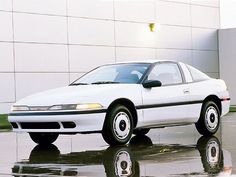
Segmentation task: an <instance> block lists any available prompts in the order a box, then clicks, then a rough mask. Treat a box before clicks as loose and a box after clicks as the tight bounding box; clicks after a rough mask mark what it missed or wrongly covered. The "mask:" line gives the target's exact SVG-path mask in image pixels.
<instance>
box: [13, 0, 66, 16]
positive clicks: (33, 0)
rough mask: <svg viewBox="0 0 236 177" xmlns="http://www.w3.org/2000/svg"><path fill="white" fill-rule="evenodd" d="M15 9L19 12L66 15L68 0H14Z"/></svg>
mask: <svg viewBox="0 0 236 177" xmlns="http://www.w3.org/2000/svg"><path fill="white" fill-rule="evenodd" d="M13 10H14V11H17V12H30V13H39V14H54V15H66V0H13Z"/></svg>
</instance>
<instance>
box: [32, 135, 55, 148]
mask: <svg viewBox="0 0 236 177" xmlns="http://www.w3.org/2000/svg"><path fill="white" fill-rule="evenodd" d="M29 135H30V138H31V139H32V140H33V141H34V142H35V143H37V144H39V145H43V146H44V145H50V144H52V143H53V142H55V141H56V140H57V138H58V133H29Z"/></svg>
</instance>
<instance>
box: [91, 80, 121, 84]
mask: <svg viewBox="0 0 236 177" xmlns="http://www.w3.org/2000/svg"><path fill="white" fill-rule="evenodd" d="M119 83H120V82H113V81H98V82H93V83H91V84H119Z"/></svg>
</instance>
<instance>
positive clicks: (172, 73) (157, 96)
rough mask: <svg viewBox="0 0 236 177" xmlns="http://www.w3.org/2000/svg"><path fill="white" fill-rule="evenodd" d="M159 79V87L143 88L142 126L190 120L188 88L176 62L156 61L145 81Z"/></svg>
mask: <svg viewBox="0 0 236 177" xmlns="http://www.w3.org/2000/svg"><path fill="white" fill-rule="evenodd" d="M150 80H159V81H161V83H162V86H160V87H152V88H143V89H142V96H143V105H142V107H140V109H142V110H143V116H144V122H143V126H155V125H157V124H158V125H165V124H180V123H181V124H182V123H188V122H192V121H193V120H191V119H190V118H189V117H188V111H191V109H189V108H191V105H190V106H189V105H188V104H187V103H188V102H189V101H190V100H189V99H190V96H189V94H190V90H189V87H188V84H186V83H185V79H184V75H183V72H182V70H181V69H180V66H179V64H178V63H175V62H160V63H157V64H156V65H155V66H154V67H153V69H152V70H151V71H150V73H149V74H148V75H147V78H146V81H150Z"/></svg>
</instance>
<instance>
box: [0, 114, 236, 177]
mask: <svg viewBox="0 0 236 177" xmlns="http://www.w3.org/2000/svg"><path fill="white" fill-rule="evenodd" d="M235 128H236V113H230V114H228V115H227V116H225V117H224V118H223V119H222V124H221V128H220V129H219V130H218V132H217V134H216V135H215V137H208V138H206V137H201V136H200V135H199V134H198V132H197V131H196V130H195V127H194V126H193V125H191V126H182V127H172V128H163V129H155V130H151V131H150V132H149V133H148V134H147V136H146V137H133V138H132V139H131V141H130V143H129V144H127V145H126V146H120V147H113V148H111V147H109V146H108V145H107V144H106V143H105V142H104V141H103V139H102V137H101V135H100V134H91V135H79V134H78V135H64V136H60V137H59V139H58V140H57V141H56V142H55V143H54V145H52V146H50V147H48V148H47V149H45V148H41V147H39V146H36V144H34V143H33V142H32V141H31V140H30V138H29V136H28V134H26V133H23V134H15V133H13V132H4V131H2V132H0V149H1V150H0V176H1V177H3V176H4V177H5V176H43V177H44V176H81V177H82V176H83V177H85V176H94V177H95V176H96V177H100V176H101V177H102V176H107V177H113V176H114V177H115V176H120V177H128V176H130V177H131V176H133V177H134V176H135V177H141V176H142V177H149V176H153V177H154V176H160V177H165V176H172V177H173V176H174V177H175V176H219V177H220V176H236V175H234V174H236V140H235V132H236V130H235Z"/></svg>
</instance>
